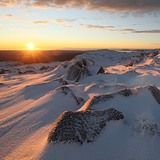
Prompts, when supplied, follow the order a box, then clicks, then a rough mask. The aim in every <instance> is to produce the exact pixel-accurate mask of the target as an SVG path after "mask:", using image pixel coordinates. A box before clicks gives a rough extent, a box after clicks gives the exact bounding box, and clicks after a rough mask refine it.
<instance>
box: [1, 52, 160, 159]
mask: <svg viewBox="0 0 160 160" xmlns="http://www.w3.org/2000/svg"><path fill="white" fill-rule="evenodd" d="M101 67H103V72H104V73H100V74H97V72H98V70H99V69H100V68H101ZM0 73H1V74H0V159H2V160H3V159H4V160H38V159H40V160H66V159H67V160H98V159H100V160H106V159H107V160H117V159H120V160H137V159H139V160H159V157H160V152H159V148H160V104H159V103H158V101H157V100H156V98H155V97H154V96H153V93H152V92H151V90H150V86H156V88H157V89H159V90H160V51H157V50H153V51H143V52H142V51H141V52H140V51H139V52H134V53H121V52H116V51H111V50H99V51H92V52H88V53H85V54H82V55H79V56H76V57H75V58H74V59H73V60H71V61H66V62H54V63H50V64H31V65H22V64H20V63H18V62H1V63H0ZM125 89H130V90H131V92H132V94H131V95H127V96H124V95H123V94H120V93H121V92H120V91H123V90H125ZM156 94H157V97H158V98H159V99H160V93H159V94H158V92H157V93H156ZM106 96H111V98H105V97H106ZM109 108H115V109H116V110H118V111H120V112H122V113H123V115H124V120H118V121H114V120H113V121H109V122H107V123H106V126H105V127H104V129H103V130H102V132H101V133H100V134H99V135H98V136H97V137H96V139H95V140H94V141H93V142H91V143H83V145H80V144H77V143H74V142H73V143H65V144H64V143H54V142H48V141H47V138H48V135H49V133H50V131H51V129H52V123H53V122H54V121H55V120H56V118H57V117H58V116H59V115H60V114H61V113H62V112H64V111H65V110H71V111H85V110H86V109H89V110H93V111H103V110H106V109H109ZM94 121H95V123H96V119H94Z"/></svg>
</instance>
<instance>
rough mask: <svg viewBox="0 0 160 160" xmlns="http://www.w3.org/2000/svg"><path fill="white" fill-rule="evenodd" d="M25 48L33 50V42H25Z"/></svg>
mask: <svg viewBox="0 0 160 160" xmlns="http://www.w3.org/2000/svg"><path fill="white" fill-rule="evenodd" d="M27 49H28V50H35V46H34V44H33V43H28V44H27Z"/></svg>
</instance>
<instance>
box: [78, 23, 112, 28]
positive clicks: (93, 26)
mask: <svg viewBox="0 0 160 160" xmlns="http://www.w3.org/2000/svg"><path fill="white" fill-rule="evenodd" d="M80 26H82V27H85V28H89V29H109V28H110V29H111V28H114V26H101V25H91V24H80Z"/></svg>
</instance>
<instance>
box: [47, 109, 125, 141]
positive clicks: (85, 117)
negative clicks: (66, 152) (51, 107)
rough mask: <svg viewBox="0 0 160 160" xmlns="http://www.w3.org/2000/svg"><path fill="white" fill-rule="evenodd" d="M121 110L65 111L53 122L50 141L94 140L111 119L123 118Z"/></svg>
mask: <svg viewBox="0 0 160 160" xmlns="http://www.w3.org/2000/svg"><path fill="white" fill-rule="evenodd" d="M121 119H124V116H123V114H122V113H121V112H119V111H117V110H115V109H114V108H110V109H108V110H105V111H91V110H86V111H77V112H72V111H65V112H63V113H62V114H61V115H60V116H59V117H58V118H57V120H56V121H55V122H54V123H53V126H52V130H51V132H50V133H49V136H48V141H49V142H52V141H53V142H56V143H61V142H62V143H66V142H68V143H70V142H76V143H79V144H83V143H89V142H93V141H94V140H95V138H96V137H97V136H98V135H99V134H100V133H101V132H102V130H103V128H104V127H105V126H106V123H108V122H109V121H111V120H121Z"/></svg>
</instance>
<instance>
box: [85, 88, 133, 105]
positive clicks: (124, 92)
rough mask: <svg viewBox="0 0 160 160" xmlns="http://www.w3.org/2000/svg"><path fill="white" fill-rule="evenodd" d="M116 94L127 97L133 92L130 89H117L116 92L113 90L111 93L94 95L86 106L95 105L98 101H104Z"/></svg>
mask: <svg viewBox="0 0 160 160" xmlns="http://www.w3.org/2000/svg"><path fill="white" fill-rule="evenodd" d="M118 94H120V95H123V96H125V97H127V96H131V95H132V94H133V93H132V90H131V89H124V90H121V91H118V92H115V93H112V94H106V95H100V96H94V97H93V99H92V100H91V102H90V103H89V105H88V107H90V106H92V105H95V104H97V103H99V102H105V101H107V100H109V99H112V98H114V96H115V95H118Z"/></svg>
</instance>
